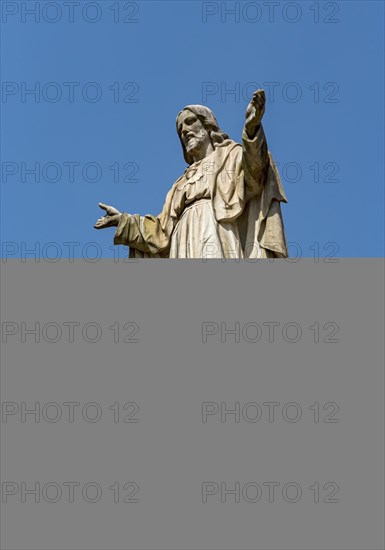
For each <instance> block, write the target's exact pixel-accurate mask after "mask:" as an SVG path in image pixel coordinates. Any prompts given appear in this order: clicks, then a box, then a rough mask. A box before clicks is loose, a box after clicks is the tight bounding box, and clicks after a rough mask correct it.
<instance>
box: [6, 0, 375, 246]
mask: <svg viewBox="0 0 385 550" xmlns="http://www.w3.org/2000/svg"><path fill="white" fill-rule="evenodd" d="M0 4H1V9H2V14H1V15H2V23H1V77H2V96H1V101H2V103H1V118H2V133H1V157H2V158H1V168H2V175H1V191H2V206H1V228H2V241H3V243H5V246H6V248H5V249H4V247H3V256H4V250H5V251H6V253H7V254H8V255H12V254H13V255H14V256H20V255H21V254H22V253H23V250H25V249H30V248H33V247H34V246H36V243H39V246H40V253H41V254H42V255H43V256H44V254H45V255H46V256H50V255H51V256H53V257H54V256H55V254H56V252H55V251H54V249H52V250H51V252H49V250H48V245H47V243H50V242H55V243H57V247H59V249H60V250H61V253H62V255H63V256H66V257H67V256H68V254H71V252H69V245H65V244H64V243H69V242H70V243H78V244H77V245H75V244H74V245H73V249H74V250H75V256H78V257H79V256H81V255H82V249H83V247H84V246H86V247H87V246H88V245H87V243H90V242H96V243H98V246H99V247H100V251H99V252H96V248H95V251H92V250H89V251H88V252H87V254H89V256H92V255H93V254H95V255H96V254H97V253H99V254H102V255H103V256H105V257H110V256H112V255H113V247H112V243H113V234H114V230H113V229H106V230H103V231H96V230H94V229H93V224H94V222H95V221H96V219H97V218H98V217H99V215H100V214H101V211H100V210H99V208H98V202H99V201H101V202H105V203H107V204H111V205H113V206H116V207H117V208H119V209H120V210H122V211H126V212H130V213H140V214H143V215H144V214H147V213H151V214H158V213H159V212H160V211H161V209H162V206H163V202H164V198H165V196H166V193H167V191H168V190H169V189H170V187H171V185H172V184H173V182H174V181H175V180H176V179H177V177H179V176H180V175H181V174H182V172H183V171H184V169H185V168H186V165H185V162H184V159H183V156H182V150H181V146H180V143H179V140H178V136H177V134H176V130H175V117H176V115H177V113H178V112H179V110H180V109H181V108H183V107H184V106H185V105H187V104H189V103H201V104H205V105H207V106H208V107H210V108H211V109H212V110H213V111H214V113H215V114H216V116H217V119H218V121H219V124H220V126H221V127H222V129H223V130H224V131H226V132H227V133H228V134H229V135H230V136H231V137H232V138H233V139H234V140H236V141H238V140H240V138H241V131H242V126H243V122H244V113H245V110H246V107H247V103H248V99H249V98H250V95H251V94H252V92H253V91H254V89H255V88H257V87H263V88H264V89H265V90H266V94H267V107H266V113H265V116H264V121H263V123H264V127H265V132H266V135H267V140H268V144H269V148H270V151H271V152H272V154H273V156H274V158H275V160H276V161H277V163H279V169H280V172H281V177H282V181H283V185H284V188H285V191H286V193H287V196H288V200H289V203H288V204H287V205H284V207H283V216H284V222H285V229H286V234H287V240H288V241H289V243H295V244H294V245H290V246H291V247H292V248H291V249H290V248H289V251H290V252H291V253H292V254H294V255H296V254H298V250H300V251H301V255H302V256H304V257H311V256H312V255H313V254H314V250H315V249H316V248H317V247H319V249H320V255H321V256H325V255H328V254H330V255H333V254H335V255H337V256H341V257H373V256H383V253H384V244H383V239H384V234H383V229H384V173H383V166H384V162H383V158H384V137H383V122H384V103H383V102H384V80H383V68H384V59H383V58H384V40H383V36H384V3H383V2H382V1H381V0H380V1H370V0H369V1H368V0H365V1H362V2H361V1H354V0H342V1H339V2H314V1H311V2H308V1H298V2H286V1H283V2H266V1H255V2H252V1H249V2H244V1H241V2H233V1H231V2H230V1H229V2H200V1H183V2H182V1H165V2H164V1H137V2H125V1H120V2H117V1H109V0H108V1H107V0H105V1H100V2H87V1H84V0H79V1H78V2H73V1H70V2H65V1H64V2H52V1H51V2H45V1H40V2H35V1H32V0H29V1H28V0H27V1H25V2H7V1H1V2H0ZM31 10H35V12H34V13H30V12H31ZM28 12H29V13H28ZM33 89H34V90H35V93H29V91H31V90H33ZM231 91H233V93H231ZM31 169H36V173H35V174H34V173H31V172H30V170H31ZM7 243H8V244H7ZM9 243H13V244H11V245H10V244H9ZM315 243H318V244H315ZM328 243H334V244H333V245H330V244H328ZM56 250H58V248H56ZM124 253H125V251H124V249H122V255H123V254H124Z"/></svg>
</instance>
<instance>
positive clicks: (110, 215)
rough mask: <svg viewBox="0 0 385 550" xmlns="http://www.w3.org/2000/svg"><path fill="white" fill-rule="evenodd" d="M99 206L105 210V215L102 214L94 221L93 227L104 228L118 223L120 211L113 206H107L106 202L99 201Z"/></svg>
mask: <svg viewBox="0 0 385 550" xmlns="http://www.w3.org/2000/svg"><path fill="white" fill-rule="evenodd" d="M99 206H100V208H101V209H102V210H105V211H106V214H107V215H106V216H102V217H101V218H99V219H98V221H97V222H96V223H95V225H94V228H95V229H105V228H106V227H116V226H117V225H118V224H119V221H120V218H121V216H122V213H121V212H119V210H117V209H116V208H114V207H113V206H108V204H103V203H102V202H100V203H99Z"/></svg>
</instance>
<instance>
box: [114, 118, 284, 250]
mask: <svg viewBox="0 0 385 550" xmlns="http://www.w3.org/2000/svg"><path fill="white" fill-rule="evenodd" d="M281 202H287V200H286V196H285V193H284V190H283V187H282V184H281V180H280V177H279V174H278V170H277V168H276V166H275V164H274V161H273V159H272V156H271V154H270V153H269V151H268V148H267V143H266V138H265V134H264V131H263V127H262V125H261V124H260V125H259V126H258V128H257V130H256V132H255V135H254V137H252V138H250V137H249V135H248V134H247V132H246V130H245V129H244V130H243V133H242V145H241V144H239V143H236V142H234V141H232V140H231V139H226V140H225V141H223V142H222V143H220V144H216V147H215V150H214V151H213V152H212V153H211V154H209V155H208V156H207V157H205V158H204V159H202V160H200V161H198V162H194V163H193V164H191V165H190V166H189V167H188V168H187V169H186V170H185V172H184V174H183V175H182V176H181V177H180V178H179V179H178V180H177V181H176V182H175V183H174V185H173V186H172V188H171V190H170V191H169V192H168V194H167V197H166V201H165V204H164V207H163V210H162V212H161V213H160V214H159V215H158V216H152V215H146V216H140V215H137V214H135V215H131V214H127V213H123V214H122V216H121V219H120V222H119V225H118V227H117V230H116V233H115V237H114V244H116V245H119V244H123V245H127V246H129V247H130V257H145V258H154V257H158V258H159V257H161V258H162V257H163V258H268V257H281V258H285V257H287V248H286V240H285V233H284V227H283V221H282V214H281V206H280V203H281Z"/></svg>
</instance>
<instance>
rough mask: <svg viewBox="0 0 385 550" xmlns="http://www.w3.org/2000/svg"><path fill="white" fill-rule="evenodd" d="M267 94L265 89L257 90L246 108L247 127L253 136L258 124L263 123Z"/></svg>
mask: <svg viewBox="0 0 385 550" xmlns="http://www.w3.org/2000/svg"><path fill="white" fill-rule="evenodd" d="M265 106H266V96H265V92H264V90H257V91H256V92H254V94H253V97H252V99H251V101H250V103H249V105H248V107H247V110H246V123H245V128H246V131H247V133H248V134H249V136H253V135H254V133H255V130H256V128H257V126H259V125H260V124H261V121H262V117H263V115H264V112H265Z"/></svg>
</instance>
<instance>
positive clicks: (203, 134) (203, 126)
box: [176, 105, 229, 164]
mask: <svg viewBox="0 0 385 550" xmlns="http://www.w3.org/2000/svg"><path fill="white" fill-rule="evenodd" d="M189 113H191V115H192V117H191V120H190V122H191V123H193V124H194V127H193V128H192V129H191V132H190V131H187V132H186V130H183V128H182V124H181V122H182V121H183V120H187V121H188V122H189V119H188V114H189ZM194 119H195V122H194ZM176 129H177V132H178V136H179V139H180V142H181V144H182V149H183V156H184V159H185V161H186V162H187V164H192V163H193V162H194V160H193V157H192V155H191V153H190V152H189V150H191V148H192V147H194V146H196V145H197V142H199V141H201V142H204V140H207V139H209V140H210V141H211V144H212V146H213V147H214V148H215V147H217V146H218V145H219V144H220V143H223V142H224V141H225V140H226V139H229V136H228V135H227V134H225V133H224V132H222V130H221V129H220V128H219V125H218V122H217V119H216V118H215V116H214V113H213V112H212V111H211V110H210V109H209V108H208V107H204V106H203V105H187V106H186V107H185V108H184V109H182V110H181V111H180V112H179V113H178V116H177V117H176Z"/></svg>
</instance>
